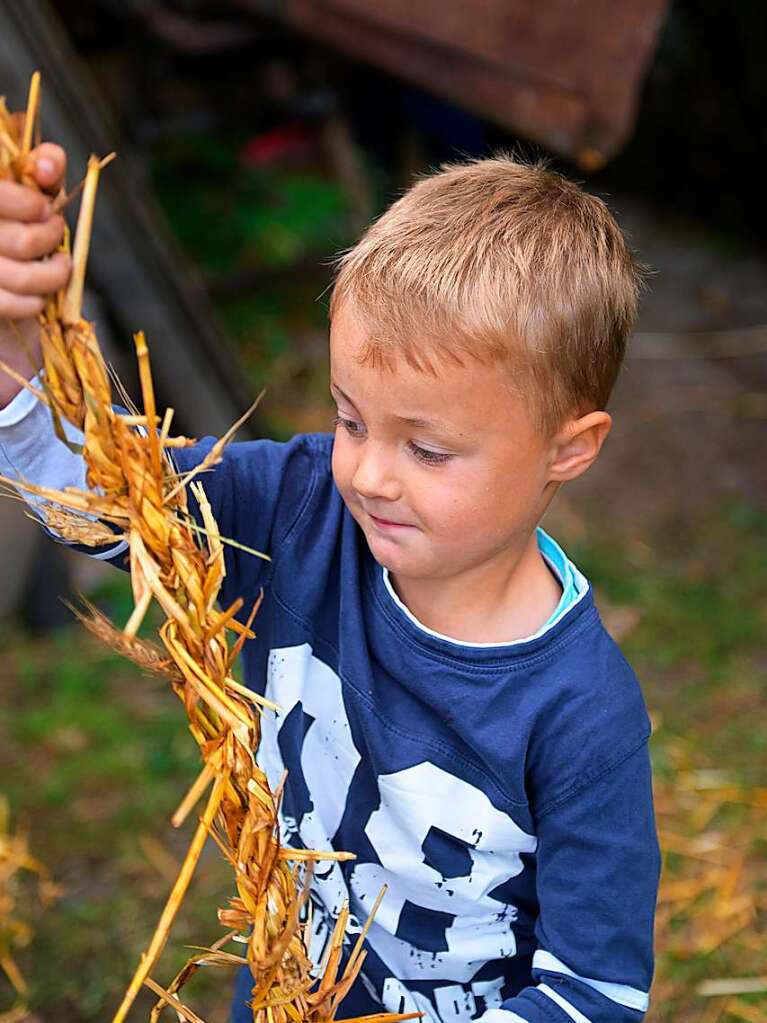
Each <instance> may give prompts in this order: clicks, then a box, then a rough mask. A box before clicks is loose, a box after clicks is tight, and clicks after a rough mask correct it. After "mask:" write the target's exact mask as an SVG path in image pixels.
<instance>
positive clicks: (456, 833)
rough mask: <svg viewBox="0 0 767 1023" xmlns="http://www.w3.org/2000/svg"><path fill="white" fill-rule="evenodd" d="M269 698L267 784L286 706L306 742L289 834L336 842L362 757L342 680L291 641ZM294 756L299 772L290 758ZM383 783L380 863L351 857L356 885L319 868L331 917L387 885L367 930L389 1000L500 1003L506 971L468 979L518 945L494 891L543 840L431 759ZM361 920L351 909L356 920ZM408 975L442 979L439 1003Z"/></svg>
mask: <svg viewBox="0 0 767 1023" xmlns="http://www.w3.org/2000/svg"><path fill="white" fill-rule="evenodd" d="M266 696H267V697H268V698H269V699H270V700H274V701H275V702H276V703H278V704H279V705H280V707H281V708H282V710H281V713H280V715H274V716H273V715H270V714H266V715H264V718H263V735H262V740H261V747H260V751H259V762H260V764H261V766H262V768H263V769H264V771H265V772H266V774H267V776H268V778H269V782H270V784H271V785H272V786H274V785H276V784H277V783H278V782H279V780H280V778H281V777H282V774H283V772H284V770H285V766H286V765H285V763H284V759H285V758H284V757H283V752H282V748H281V747H283V745H284V741H285V735H281V732H282V730H283V729H284V728H285V725H286V722H287V721H288V718H289V717H290V716H291V715H293V723H292V725H291V728H290V729H288V730H286V731H290V733H291V736H293V737H294V739H293V741H300V742H302V745H301V747H300V767H301V771H302V772H303V776H304V777H303V782H302V784H303V785H305V788H306V790H307V791H306V797H307V798H306V809H305V811H304V812H303V813H302V815H301V817H300V821H297V820H296V819H295V818H294V817H291V816H289V813H290V810H289V808H288V810H287V811H286V814H285V815H284V816H283V820H282V822H281V823H282V826H283V829H284V835H285V836H286V837H290V836H291V835H295V834H296V833H298V834H299V835H300V841H301V843H302V844H303V845H305V846H308V847H314V848H318V849H323V848H329V847H330V841H331V839H332V837H333V836H334V835H335V833H336V831H337V829H338V826H339V824H340V823H341V819H342V816H343V813H344V809H345V806H346V800H347V796H348V793H349V788H350V785H351V782H352V779H353V776H354V773H355V771H356V770H357V767H358V765H359V763H360V754H359V751H358V750H357V749H356V748H355V746H354V742H353V739H352V733H351V729H350V727H349V720H348V718H347V715H346V710H345V707H344V702H343V695H342V686H341V681H340V679H339V678H338V676H337V674H336V673H335V672H334V671H333V670H332V669H330V668H329V667H328V666H327V665H326V664H324V663H323V662H322V661H320V660H319V659H318V658H316V657H315V656H314V654H313V653H312V649H311V647H310V646H308V645H307V644H304V645H301V646H296V647H286V648H282V649H278V650H273V651H272V652H271V654H270V658H269V667H268V679H267V689H266ZM299 704H300V707H299V706H298V705H299ZM296 714H300V715H301V721H300V723H299V722H298V721H297V719H296V717H295V715H296ZM296 752H297V751H296ZM288 759H292V757H289V758H288ZM296 759H298V758H297V757H296ZM287 766H288V767H289V768H290V769H291V770H292V771H293V772H294V773H295V772H296V763H295V762H293V763H289V764H288V765H287ZM377 786H378V794H379V797H380V803H379V805H378V808H377V809H375V810H374V811H373V812H372V813H371V814H370V817H369V819H368V820H367V822H366V823H365V826H364V831H365V835H366V837H367V839H368V840H369V842H370V844H371V846H372V847H373V849H374V850H375V854H376V856H377V857H378V860H379V861H380V862H378V863H375V862H358V863H356V864H355V865H354V868H353V870H352V873H351V878H350V889H351V890H350V891H349V889H348V888H347V886H346V882H345V879H344V875H343V874H342V872H341V870H340V868H339V866H338V865H337V864H333V865H332V867H330V869H328V870H327V871H324V872H320V876H318V877H316V878H315V881H314V886H313V887H314V891H315V894H316V896H317V897H318V898H319V899H320V900H321V902H322V903H323V904H324V906H325V907H326V908H327V910H328V912H329V913H330V914H331V915H332V916H335V915H336V914H337V913H338V910H339V909H340V907H341V905H342V903H343V901H344V899H346V898H348V899H349V901H350V906H351V909H352V910H353V912H354V913H356V914H358V917H361V918H363V919H364V917H365V915H366V913H367V910H368V909H369V908H370V906H371V904H372V902H373V900H374V899H375V897H376V896H377V894H378V892H379V891H380V889H381V886H382V885H383V884H387V885H388V887H389V890H388V892H387V894H386V896H385V898H384V900H383V902H382V904H381V907H380V909H379V911H378V914H377V916H376V919H375V922H374V924H373V926H372V927H371V930H370V932H369V935H368V942H369V944H370V946H371V948H372V949H373V950H374V951H375V953H376V954H377V955H378V957H379V958H380V959H381V961H382V962H383V963H385V965H386V967H387V968H388V970H389V971H390V972H391V976H390V977H389V978H388V980H385V981H384V984H383V993H382V997H383V1001H384V1004H385V1005H386V1008H387V1009H389V1010H391V1011H408V1009H406V1008H404V1007H405V1006H409V1007H412V1008H413V1009H420V1010H422V1011H424V1012H426V1013H427V1015H428V1016H429V1017H431V1018H441V1019H443V1020H451V1021H458V1020H466V1021H468V1020H469V1019H470V1018H471V1017H472V1015H474V1014H475V999H474V995H477V996H481V997H482V998H483V999H484V1001H485V1006H486V1007H487V1008H490V1007H492V1006H495V1005H499V1004H500V1001H501V998H500V987H501V982H500V981H498V982H488V981H485V982H478V983H476V984H471V978H472V977H473V976H474V974H475V973H476V972H477V970H478V968H479V967H480V966H481V965H482V963H485V962H488V961H491V960H497V959H502V958H505V957H507V956H512V955H514V954H515V951H516V944H515V940H514V932H513V930H512V928H511V926H510V924H511V923H512V922H513V921H514V919H515V916H516V911H515V909H514V907H512V906H507V905H504V903H503V902H501V901H499V900H498V899H494V898H492V897H491V893H492V892H493V891H494V889H496V888H498V887H499V886H501V885H502V884H504V883H505V882H506V881H508V879H509V878H512V877H515V876H516V875H518V874H519V873H521V871H522V870H523V866H524V865H523V861H522V859H521V857H520V853H523V852H527V853H533V852H535V849H536V847H537V840H536V838H535V836H534V835H529V834H527V833H526V832H525V831H523V830H522V829H521V828H519V827H518V826H517V825H516V824H515V823H514V821H513V820H512V819H511V818H510V817H509V816H508V815H506V814H504V813H502V812H501V811H500V810H498V809H496V808H495V807H494V806H493V805H492V803H491V802H490V800H489V799H488V798H487V796H486V795H485V794H484V792H482V791H481V790H480V789H478V788H476V787H474V786H473V785H471V784H470V783H469V782H467V781H465V780H463V779H462V778H459V777H457V776H456V775H453V774H451V773H449V772H448V771H445V770H443V769H442V768H441V767H438V766H437V765H435V764H433V763H431V762H429V761H428V760H424V761H422V762H420V763H417V764H414V765H412V766H409V767H406V768H405V769H403V770H398V771H394V772H392V773H385V774H380V775H379V776H378V778H377ZM358 926H359V923H358V918H357V917H355V919H354V921H353V928H354V929H357V927H358ZM322 930H323V931H326V929H325V928H322ZM324 936H325V934H317V935H316V938H317V940H318V941H319V940H321V939H322V938H324ZM315 951H319V949H318V948H314V947H313V949H312V952H313V953H314V952H315ZM315 961H316V960H315ZM407 981H437V982H439V981H445V982H447V983H445V984H444V985H443V986H441V987H438V988H437V989H436V990H435V992H434V996H435V1002H436V1009H437V1012H435V1005H433V1004H432V1003H431V1001H430V1000H429V999H427V998H425V997H424V996H423V995H421V994H416V993H415V992H411V991H409V990H408V988H407V985H406V982H407ZM403 982H405V983H403ZM450 982H452V984H451V983H450ZM461 985H470V987H464V986H461Z"/></svg>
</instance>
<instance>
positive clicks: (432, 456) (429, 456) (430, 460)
mask: <svg viewBox="0 0 767 1023" xmlns="http://www.w3.org/2000/svg"><path fill="white" fill-rule="evenodd" d="M409 447H410V451H411V452H412V454H413V456H414V457H415V458H417V459H418V461H419V462H423V464H424V465H444V464H445V462H448V461H449V460H450V459H451V458H452V457H453V456H452V455H449V454H447V453H446V452H444V451H430V450H429V449H428V448H422V447H420V446H419V445H418V444H414V443H413V441H411V442H410V444H409Z"/></svg>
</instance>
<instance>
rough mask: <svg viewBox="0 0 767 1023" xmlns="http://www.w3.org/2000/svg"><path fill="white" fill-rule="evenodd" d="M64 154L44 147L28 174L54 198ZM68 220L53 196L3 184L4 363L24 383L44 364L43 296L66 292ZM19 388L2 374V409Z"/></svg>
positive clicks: (0, 328) (0, 309)
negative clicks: (62, 246) (39, 316)
mask: <svg viewBox="0 0 767 1023" xmlns="http://www.w3.org/2000/svg"><path fill="white" fill-rule="evenodd" d="M66 165H67V160H66V154H65V153H64V150H63V149H62V148H61V147H60V146H56V145H53V144H52V143H50V142H44V143H43V144H42V145H40V146H38V147H37V149H34V150H33V151H32V152H31V153H30V155H29V164H28V169H29V173H31V174H32V175H34V177H35V179H36V181H37V184H38V185H39V186H40V188H42V189H44V190H45V192H47V193H50V194H53V193H55V192H56V191H57V190H58V189H59V188H60V186H61V184H62V182H63V181H64V176H65V174H66ZM63 234H64V219H63V217H62V216H61V215H60V214H57V213H54V212H53V207H52V205H51V201H50V195H49V194H43V193H41V192H37V191H35V190H34V189H33V188H27V187H25V186H23V185H18V184H16V183H15V182H13V181H3V180H0V359H2V361H3V362H4V363H6V365H8V366H10V368H11V369H13V370H15V371H16V372H17V373H19V374H21V375H22V376H23V377H25V378H26V379H29V378H30V377H32V376H34V375H35V373H36V371H37V369H38V367H39V365H40V343H39V334H40V331H39V327H38V325H37V320H36V319H35V317H36V315H37V314H38V313H39V312H41V311H42V308H43V303H44V301H45V297H46V296H47V295H49V294H51V293H52V292H55V291H58V289H59V288H63V287H64V285H65V284H66V283H67V280H68V278H69V271H70V265H71V261H70V257H69V256H68V255H67V254H66V253H64V252H55V249H56V247H57V246H58V245H59V243H60V242H61V239H62V237H63ZM18 391H19V384H18V383H17V382H16V381H15V380H14V379H13V378H12V377H11V376H9V375H7V374H6V373H4V372H2V371H0V408H2V407H4V406H5V405H7V404H8V402H10V401H11V399H12V398H13V397H14V396H15V395H16V394H17V393H18Z"/></svg>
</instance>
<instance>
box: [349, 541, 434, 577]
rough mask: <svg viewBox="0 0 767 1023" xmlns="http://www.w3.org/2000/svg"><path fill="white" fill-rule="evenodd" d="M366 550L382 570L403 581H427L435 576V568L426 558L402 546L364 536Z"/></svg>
mask: <svg viewBox="0 0 767 1023" xmlns="http://www.w3.org/2000/svg"><path fill="white" fill-rule="evenodd" d="M365 539H366V540H367V544H368V548H369V550H370V553H371V554H372V555H373V557H374V558H375V560H376V561H377V562H378V564H379V565H381V567H382V568H385V569H387V570H388V571H389V572H390V573H391V574H392V575H395V576H399V577H400V578H403V579H428V578H430V577H431V576H433V575H436V574H437V572H436V566H434V565H432V564H429V563H428V561H429V559H428V558H425V557H424V556H423V555H419V554H418V553H416V552H415V551H412V550H407V549H406V548H405V545H404V544H397V543H394V542H392V541H388V540H385V539H382V538H381V537H378V536H370V535H369V534H366V536H365Z"/></svg>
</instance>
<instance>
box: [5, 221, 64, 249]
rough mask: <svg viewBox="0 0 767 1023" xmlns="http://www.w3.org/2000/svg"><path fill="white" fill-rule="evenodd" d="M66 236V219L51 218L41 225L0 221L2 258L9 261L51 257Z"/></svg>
mask: <svg viewBox="0 0 767 1023" xmlns="http://www.w3.org/2000/svg"><path fill="white" fill-rule="evenodd" d="M63 236H64V218H63V217H61V216H55V217H51V219H50V220H46V221H43V222H42V223H39V224H22V223H19V222H18V221H13V220H0V256H7V257H8V258H9V259H16V260H28V259H42V257H43V256H48V255H50V254H51V253H52V252H53V251H54V250H55V249H56V248H57V247H58V245H59V244H60V242H61V239H62V238H63Z"/></svg>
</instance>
